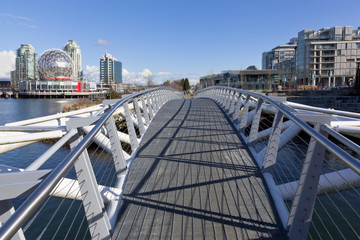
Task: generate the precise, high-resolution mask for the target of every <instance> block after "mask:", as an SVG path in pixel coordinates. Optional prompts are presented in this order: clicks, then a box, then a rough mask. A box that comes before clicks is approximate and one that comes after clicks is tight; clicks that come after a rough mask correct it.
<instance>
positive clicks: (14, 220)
mask: <svg viewBox="0 0 360 240" xmlns="http://www.w3.org/2000/svg"><path fill="white" fill-rule="evenodd" d="M312 110H313V109H312ZM329 111H330V112H329ZM359 118H360V114H356V113H347V112H341V111H335V110H328V109H327V110H321V109H317V111H316V112H314V111H310V110H309V109H306V107H304V106H302V107H300V106H295V105H292V104H291V103H289V102H286V99H285V98H280V97H272V98H267V97H265V96H263V95H261V94H257V93H252V92H248V91H243V90H239V89H232V88H226V87H212V88H207V89H204V90H201V91H198V92H197V94H196V97H195V98H194V99H184V98H183V94H182V93H180V92H177V91H175V90H173V89H170V88H155V89H151V90H146V91H144V92H140V93H136V94H134V95H131V96H129V97H127V98H124V99H122V100H121V101H118V102H116V101H104V103H103V104H102V105H100V106H96V107H93V108H90V109H87V110H81V111H77V112H72V113H66V114H64V113H63V114H56V115H52V116H46V117H43V118H37V119H32V120H26V121H21V122H16V123H11V124H7V125H5V126H1V127H0V131H1V132H0V133H2V135H1V134H0V152H1V151H2V152H6V151H12V150H13V149H17V148H19V147H23V146H25V145H29V144H32V143H33V142H36V141H39V140H42V139H49V138H57V139H59V138H60V139H59V140H58V141H57V142H56V143H55V144H53V145H50V146H49V149H48V150H47V151H45V152H44V153H43V154H42V155H41V156H40V157H39V158H38V159H36V160H34V161H33V162H32V163H31V164H30V165H29V166H27V168H25V169H17V168H14V167H11V166H8V165H7V166H5V165H0V192H1V194H0V223H1V224H2V225H1V226H0V238H1V239H10V238H12V237H13V238H14V239H25V238H28V239H33V238H44V239H49V238H55V239H59V238H61V239H66V238H69V239H78V238H85V239H86V238H95V239H138V238H140V239H149V238H161V239H187V238H192V239H194V238H196V239H197V238H203V239H267V238H269V239H271V238H272V239H287V238H289V239H307V238H311V239H314V238H315V239H329V238H335V239H339V238H345V239H358V238H359V235H360V231H359V229H360V224H359V222H360V221H359V220H360V208H359V204H358V203H359V200H360V194H359V193H360V192H359V187H360V176H359V174H360V161H359V159H358V158H359V155H360V148H359V146H358V144H356V141H357V140H356V139H355V138H351V140H350V139H348V138H347V137H345V136H344V135H341V134H339V133H338V132H337V131H335V130H334V127H332V123H334V122H336V121H339V119H342V120H344V121H345V120H346V121H347V122H348V124H350V122H351V124H352V126H356V123H355V122H357V123H359V124H358V126H360V122H359ZM353 133H354V131H353ZM354 141H355V142H354ZM65 144H69V146H70V149H69V150H68V152H69V153H68V155H67V156H63V159H62V160H61V161H59V163H57V164H56V167H55V168H53V169H46V167H44V166H46V163H47V162H48V161H51V159H52V157H53V156H54V154H56V152H57V151H58V150H59V149H60V148H63V146H64V145H65ZM0 156H1V155H0ZM0 160H1V158H0ZM0 164H1V162H0ZM14 206H15V207H14Z"/></svg>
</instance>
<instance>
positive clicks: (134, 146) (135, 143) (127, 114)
mask: <svg viewBox="0 0 360 240" xmlns="http://www.w3.org/2000/svg"><path fill="white" fill-rule="evenodd" d="M124 110H125V119H126V126H127V130H128V133H129V136H130V143H131V151H132V152H135V150H136V149H137V148H138V146H139V142H138V138H137V136H136V132H135V128H134V123H133V121H132V119H131V113H130V109H129V104H128V103H127V102H125V103H124Z"/></svg>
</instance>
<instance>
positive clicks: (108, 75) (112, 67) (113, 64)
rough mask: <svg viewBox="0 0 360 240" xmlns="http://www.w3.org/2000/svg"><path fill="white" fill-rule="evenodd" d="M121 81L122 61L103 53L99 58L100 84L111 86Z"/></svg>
mask: <svg viewBox="0 0 360 240" xmlns="http://www.w3.org/2000/svg"><path fill="white" fill-rule="evenodd" d="M119 83H122V63H121V62H120V61H117V60H116V58H114V56H112V55H110V54H108V53H105V55H104V56H103V57H101V58H100V84H101V85H106V86H111V85H115V84H119Z"/></svg>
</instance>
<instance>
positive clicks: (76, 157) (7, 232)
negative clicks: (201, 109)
mask: <svg viewBox="0 0 360 240" xmlns="http://www.w3.org/2000/svg"><path fill="white" fill-rule="evenodd" d="M182 97H183V96H182V93H181V92H178V91H177V90H174V89H172V88H167V87H159V88H154V89H150V90H145V91H142V92H140V93H136V94H133V95H131V96H129V97H126V98H124V99H121V100H120V101H119V100H105V101H104V102H103V104H102V105H98V106H95V107H91V108H88V109H85V110H79V111H75V112H70V113H61V114H56V115H51V116H47V117H42V118H37V119H32V120H26V121H21V122H16V123H11V124H7V125H5V126H0V154H1V153H5V152H7V151H11V150H14V149H16V148H19V147H23V146H26V145H29V144H32V143H34V142H36V141H39V140H44V139H54V138H55V139H56V138H60V140H59V141H57V142H56V143H55V144H53V145H52V146H51V147H49V148H48V150H47V151H45V152H44V153H43V154H42V155H41V156H40V157H39V158H37V159H36V160H35V161H33V162H32V163H31V164H30V165H29V166H27V167H26V168H25V169H16V168H13V167H9V166H4V165H0V192H1V194H0V239H10V238H15V239H25V236H27V237H28V238H30V239H33V238H53V239H60V238H61V239H68V238H76V239H77V238H79V237H80V235H81V237H84V238H86V237H91V238H96V239H110V238H111V232H112V229H113V227H114V224H115V222H116V217H117V213H118V211H119V205H120V200H121V196H122V190H123V188H124V185H125V182H126V177H127V172H128V171H129V169H130V168H131V164H132V160H133V158H134V156H135V155H136V151H137V148H138V146H139V142H140V141H141V138H142V136H143V135H144V134H145V132H146V129H147V128H148V127H149V125H150V123H151V120H152V119H153V118H154V116H155V115H156V113H157V111H158V110H159V109H160V108H161V106H162V105H163V104H165V103H166V102H168V101H170V100H172V99H176V98H182ZM119 128H120V131H119ZM66 143H69V147H70V150H69V151H68V152H69V153H68V155H67V156H66V157H65V156H64V159H63V160H61V162H60V163H56V167H55V168H54V169H53V170H50V169H43V170H39V169H40V168H43V167H44V166H45V168H46V165H47V163H48V162H49V161H51V158H53V156H54V155H55V154H57V153H58V152H59V150H61V149H63V147H64V145H65V144H66ZM49 159H50V160H49ZM52 196H57V197H61V198H54V197H52ZM19 197H25V198H26V200H25V201H23V203H22V204H21V205H20V207H18V208H17V209H16V211H15V209H14V207H13V205H12V202H11V199H17V198H19ZM77 200H81V203H82V204H80V201H77ZM86 220H87V221H86ZM38 221H42V226H41V227H40V228H39V227H37V229H36V230H34V231H32V230H31V229H32V228H33V226H34V225H37V224H36V223H37V222H38ZM50 231H51V233H49V232H50ZM24 232H25V234H24ZM80 232H81V233H80Z"/></svg>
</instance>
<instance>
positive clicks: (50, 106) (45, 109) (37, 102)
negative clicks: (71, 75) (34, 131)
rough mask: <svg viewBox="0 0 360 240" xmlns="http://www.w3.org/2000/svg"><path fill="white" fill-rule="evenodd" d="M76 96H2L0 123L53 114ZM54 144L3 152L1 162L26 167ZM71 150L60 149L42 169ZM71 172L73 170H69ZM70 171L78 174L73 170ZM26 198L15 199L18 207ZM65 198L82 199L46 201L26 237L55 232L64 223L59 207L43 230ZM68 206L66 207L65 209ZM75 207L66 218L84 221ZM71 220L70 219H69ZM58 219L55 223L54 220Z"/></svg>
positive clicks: (63, 231)
mask: <svg viewBox="0 0 360 240" xmlns="http://www.w3.org/2000/svg"><path fill="white" fill-rule="evenodd" d="M75 101H76V100H73V99H61V100H59V99H1V98H0V125H4V124H6V123H10V122H15V121H21V120H25V119H30V118H36V117H42V116H47V115H51V114H56V113H59V112H62V110H63V108H64V106H65V105H66V104H72V103H74V102H75ZM50 146H51V145H50V144H46V143H43V142H37V143H34V144H31V145H28V146H25V147H22V148H19V149H16V150H13V151H10V152H7V153H4V154H0V164H4V165H8V166H13V167H18V168H26V167H27V166H28V165H29V164H30V163H31V162H33V161H34V160H35V159H36V158H38V157H39V156H40V155H41V154H42V153H43V152H45V151H46V150H47V149H48V148H49V147H50ZM69 152H70V149H69V148H68V147H63V148H61V149H59V150H58V151H57V152H56V153H55V154H54V155H53V156H52V157H51V158H50V159H49V160H48V161H47V162H46V163H45V164H44V165H43V166H41V168H40V169H52V168H54V167H55V166H56V165H57V164H58V163H59V161H61V160H62V159H63V158H64V156H66V155H67V154H68V153H69ZM70 174H71V173H70ZM71 175H75V174H74V172H73V173H72V174H71ZM23 200H24V199H15V200H13V204H14V206H15V208H17V207H18V206H20V204H21V203H22V202H23ZM61 202H63V203H62V204H64V205H65V206H68V205H70V204H72V206H73V207H74V208H79V206H80V204H81V203H80V202H78V201H76V202H74V203H72V201H70V200H67V199H65V200H64V199H59V198H54V197H52V198H51V199H50V201H49V203H48V204H47V205H46V207H45V208H44V210H43V211H41V212H40V215H39V216H40V217H38V218H37V219H36V220H35V222H34V223H33V224H32V225H31V226H30V227H29V229H28V230H27V231H25V236H26V238H27V239H36V238H37V237H38V236H40V235H42V237H41V238H43V239H48V238H52V237H53V235H52V234H53V233H54V232H55V231H56V230H57V226H59V225H61V220H62V215H64V212H63V211H61V210H60V211H59V212H58V214H57V216H56V219H55V220H53V221H52V222H53V224H52V226H50V227H49V230H48V231H45V232H42V231H43V229H44V227H45V226H46V224H47V223H48V222H49V220H50V218H51V217H52V212H54V211H55V209H56V208H57V206H58V205H59V204H60V203H61ZM66 208H67V207H64V209H66ZM75 214H76V211H74V213H73V214H69V215H68V217H67V218H68V219H66V221H67V222H71V221H72V219H76V220H75V221H77V222H81V221H82V219H83V213H80V214H78V215H76V216H75ZM69 218H70V219H71V218H72V219H71V220H70V219H69ZM54 223H55V224H54ZM80 229H81V234H82V236H83V235H85V234H84V231H86V230H85V229H86V226H85V225H84V224H82V227H80ZM78 230H79V228H78V229H71V231H69V235H67V238H68V239H74V238H75V236H76V234H77V233H78ZM66 233H67V229H66V228H63V229H61V230H59V234H58V235H62V236H65V235H66Z"/></svg>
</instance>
